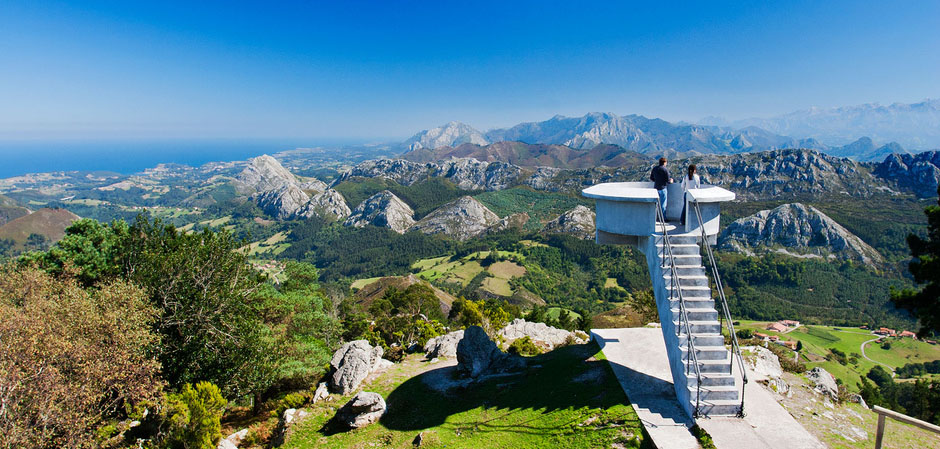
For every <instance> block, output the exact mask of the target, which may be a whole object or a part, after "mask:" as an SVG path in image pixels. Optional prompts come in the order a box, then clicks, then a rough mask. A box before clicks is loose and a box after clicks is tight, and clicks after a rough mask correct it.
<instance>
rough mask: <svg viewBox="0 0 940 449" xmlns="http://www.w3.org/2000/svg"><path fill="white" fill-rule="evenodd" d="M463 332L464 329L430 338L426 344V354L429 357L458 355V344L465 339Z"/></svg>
mask: <svg viewBox="0 0 940 449" xmlns="http://www.w3.org/2000/svg"><path fill="white" fill-rule="evenodd" d="M463 332H464V331H463V329H461V330H459V331H454V332H450V333H447V334H444V335H441V336H438V337H434V338H432V339H430V340H428V342H427V343H425V344H424V355H425V356H426V357H427V358H428V359H434V358H438V357H456V356H457V344H458V343H460V340H462V339H463Z"/></svg>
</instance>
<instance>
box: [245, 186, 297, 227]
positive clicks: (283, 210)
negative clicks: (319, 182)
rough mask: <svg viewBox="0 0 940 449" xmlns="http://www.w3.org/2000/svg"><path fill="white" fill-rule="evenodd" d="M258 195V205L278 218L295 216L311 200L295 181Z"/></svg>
mask: <svg viewBox="0 0 940 449" xmlns="http://www.w3.org/2000/svg"><path fill="white" fill-rule="evenodd" d="M256 196H257V200H256V201H257V203H258V207H260V208H261V210H263V211H264V212H265V213H266V214H268V215H271V216H273V217H275V218H277V219H278V220H288V219H291V218H293V217H294V216H295V215H297V213H298V211H300V210H301V209H303V208H304V207H305V206H306V204H307V203H308V202H309V201H310V198H309V197H307V194H306V193H304V192H303V190H301V189H300V187H299V186H298V185H297V184H294V183H292V184H285V185H283V186H281V187H278V188H277V189H275V190H270V191H267V192H261V193H258V194H256Z"/></svg>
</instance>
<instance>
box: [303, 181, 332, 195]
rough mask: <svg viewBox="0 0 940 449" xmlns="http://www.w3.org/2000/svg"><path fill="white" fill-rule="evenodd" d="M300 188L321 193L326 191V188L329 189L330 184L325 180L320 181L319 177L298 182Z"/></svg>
mask: <svg viewBox="0 0 940 449" xmlns="http://www.w3.org/2000/svg"><path fill="white" fill-rule="evenodd" d="M300 188H301V189H303V190H304V191H305V192H313V193H314V194H316V193H323V192H326V189H329V188H330V186H329V185H327V184H326V183H325V182H323V181H320V180H319V179H315V178H314V179H308V180H306V181H304V182H302V183H301V184H300Z"/></svg>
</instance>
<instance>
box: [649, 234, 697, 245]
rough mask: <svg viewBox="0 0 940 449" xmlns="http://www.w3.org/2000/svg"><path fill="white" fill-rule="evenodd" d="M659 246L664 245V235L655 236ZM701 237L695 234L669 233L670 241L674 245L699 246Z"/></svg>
mask: <svg viewBox="0 0 940 449" xmlns="http://www.w3.org/2000/svg"><path fill="white" fill-rule="evenodd" d="M653 238H654V239H655V242H656V245H657V246H662V245H663V240H664V239H663V236H662V235H657V236H655V237H653ZM698 241H699V237H698V236H694V235H672V234H670V235H669V243H670V244H672V245H696V246H698Z"/></svg>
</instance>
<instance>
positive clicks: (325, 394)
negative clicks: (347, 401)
mask: <svg viewBox="0 0 940 449" xmlns="http://www.w3.org/2000/svg"><path fill="white" fill-rule="evenodd" d="M329 397H330V392H329V390H327V387H326V382H320V385H317V389H316V391H314V392H313V397H312V398H310V403H311V404H316V403H317V402H320V401H323V400H327V398H329Z"/></svg>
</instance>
